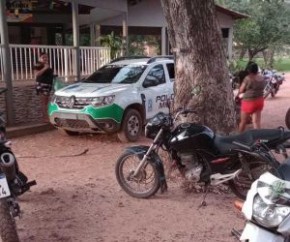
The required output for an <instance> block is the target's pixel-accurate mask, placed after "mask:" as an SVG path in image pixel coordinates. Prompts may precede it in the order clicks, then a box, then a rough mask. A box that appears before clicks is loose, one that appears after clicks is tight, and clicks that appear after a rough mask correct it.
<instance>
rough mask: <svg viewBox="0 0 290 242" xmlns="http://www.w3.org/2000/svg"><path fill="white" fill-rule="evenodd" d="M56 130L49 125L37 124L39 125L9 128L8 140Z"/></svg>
mask: <svg viewBox="0 0 290 242" xmlns="http://www.w3.org/2000/svg"><path fill="white" fill-rule="evenodd" d="M53 129H55V128H54V127H53V126H52V125H51V124H49V123H37V124H29V125H19V126H15V127H7V128H6V132H7V138H8V139H11V138H16V137H21V136H25V135H30V134H37V133H41V132H45V131H49V130H53Z"/></svg>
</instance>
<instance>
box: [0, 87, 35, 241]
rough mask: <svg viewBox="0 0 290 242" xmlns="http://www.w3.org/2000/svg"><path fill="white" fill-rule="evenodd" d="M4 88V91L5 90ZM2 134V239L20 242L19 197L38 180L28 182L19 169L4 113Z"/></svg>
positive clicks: (0, 122) (0, 157)
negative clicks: (7, 134) (9, 138)
mask: <svg viewBox="0 0 290 242" xmlns="http://www.w3.org/2000/svg"><path fill="white" fill-rule="evenodd" d="M3 90H4V89H3ZM3 90H2V93H3V92H5V90H4V91H3ZM0 135H1V136H0V241H2V242H18V241H19V238H18V233H17V229H16V224H15V219H14V218H15V217H17V216H20V207H19V204H18V202H17V197H18V196H20V195H21V194H23V193H24V192H26V191H28V190H29V189H30V187H31V186H33V185H36V182H35V181H30V182H28V178H27V177H26V176H25V175H24V174H23V173H22V172H21V171H20V170H19V167H18V163H17V160H16V157H15V155H14V154H13V152H12V150H11V142H10V141H8V140H7V139H6V129H5V120H4V118H3V113H1V115H0Z"/></svg>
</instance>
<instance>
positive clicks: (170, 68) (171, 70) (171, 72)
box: [165, 63, 175, 102]
mask: <svg viewBox="0 0 290 242" xmlns="http://www.w3.org/2000/svg"><path fill="white" fill-rule="evenodd" d="M165 66H166V68H165V70H166V72H165V74H166V75H167V78H166V80H167V95H168V98H169V99H170V101H171V102H173V99H174V92H173V85H174V80H175V67H174V63H166V64H165Z"/></svg>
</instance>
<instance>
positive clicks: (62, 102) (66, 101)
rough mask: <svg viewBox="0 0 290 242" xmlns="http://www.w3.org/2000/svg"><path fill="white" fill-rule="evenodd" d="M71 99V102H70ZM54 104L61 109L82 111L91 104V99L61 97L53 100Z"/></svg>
mask: <svg viewBox="0 0 290 242" xmlns="http://www.w3.org/2000/svg"><path fill="white" fill-rule="evenodd" d="M72 99H73V101H72ZM55 102H56V104H57V105H58V106H59V107H61V108H69V109H82V108H84V107H85V106H87V105H90V104H91V102H92V101H91V98H86V97H61V96H57V97H56V98H55Z"/></svg>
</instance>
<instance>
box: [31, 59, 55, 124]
mask: <svg viewBox="0 0 290 242" xmlns="http://www.w3.org/2000/svg"><path fill="white" fill-rule="evenodd" d="M34 69H35V75H36V82H37V85H36V94H37V95H40V99H41V111H42V116H43V119H44V120H43V121H44V122H49V119H48V113H47V108H48V102H49V95H50V92H51V90H52V84H53V69H52V68H51V67H50V66H49V63H48V55H47V54H46V53H41V54H40V56H39V60H38V62H37V63H36V65H35V66H34Z"/></svg>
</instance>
